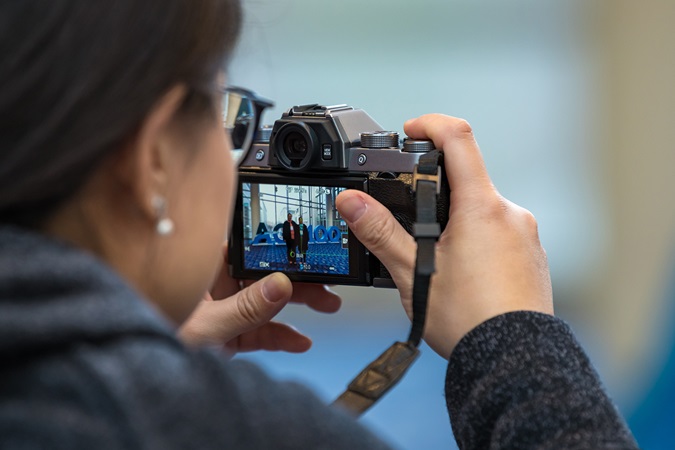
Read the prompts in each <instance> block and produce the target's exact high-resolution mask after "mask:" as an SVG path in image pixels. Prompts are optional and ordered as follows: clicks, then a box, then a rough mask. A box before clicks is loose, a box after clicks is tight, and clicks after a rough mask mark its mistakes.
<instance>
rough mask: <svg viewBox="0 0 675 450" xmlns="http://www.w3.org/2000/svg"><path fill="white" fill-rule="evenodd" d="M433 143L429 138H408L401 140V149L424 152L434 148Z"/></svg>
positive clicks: (409, 151)
mask: <svg viewBox="0 0 675 450" xmlns="http://www.w3.org/2000/svg"><path fill="white" fill-rule="evenodd" d="M435 148H436V147H435V146H434V143H433V142H432V141H429V140H422V139H410V138H405V139H404V140H403V151H404V152H408V153H426V152H430V151H432V150H434V149H435Z"/></svg>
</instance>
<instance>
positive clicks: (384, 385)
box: [333, 150, 443, 416]
mask: <svg viewBox="0 0 675 450" xmlns="http://www.w3.org/2000/svg"><path fill="white" fill-rule="evenodd" d="M442 159H443V154H442V153H441V152H439V151H438V150H432V151H430V152H428V153H425V154H424V155H422V156H421V157H420V159H419V161H418V164H417V165H416V166H415V170H414V172H413V183H412V189H413V192H414V193H415V204H416V205H415V209H416V220H415V223H414V224H413V230H412V231H413V233H412V234H413V237H414V238H415V241H416V242H417V259H416V261H415V276H414V281H413V294H412V326H411V329H410V335H409V336H408V340H407V342H396V343H394V344H393V345H392V346H391V347H389V348H388V349H387V350H386V351H385V352H384V353H382V354H381V355H380V356H379V357H378V358H377V359H375V360H374V361H373V362H372V363H370V364H369V365H368V366H367V367H366V368H365V369H363V371H362V372H361V373H359V374H358V375H357V376H356V378H354V379H353V380H352V382H351V383H350V384H349V386H348V387H347V390H346V391H345V392H343V393H342V394H341V395H340V396H339V397H338V398H337V400H335V402H334V403H333V404H336V405H340V406H341V407H343V408H346V409H347V410H349V411H350V412H352V413H353V414H355V415H356V416H360V415H361V414H363V413H364V412H365V411H366V410H368V409H369V408H370V407H371V406H372V405H373V404H374V403H375V402H376V401H377V400H379V399H380V398H381V397H382V396H384V394H385V393H386V392H387V391H389V389H391V388H392V387H393V386H394V385H395V384H396V383H398V382H399V380H400V379H401V378H402V377H403V375H404V374H405V372H406V371H407V370H408V368H409V367H410V366H411V365H412V363H413V362H414V361H415V359H417V357H418V356H419V349H418V347H419V345H420V342H421V341H422V336H423V334H424V323H425V321H426V314H427V301H428V297H429V284H430V282H431V276H432V275H433V273H434V271H435V266H434V257H435V246H436V242H437V241H438V237H439V236H440V234H441V227H440V225H439V223H438V219H437V212H436V201H437V197H438V195H439V194H440V190H441V166H442V164H443V162H442Z"/></svg>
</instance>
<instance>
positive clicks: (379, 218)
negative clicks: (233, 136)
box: [336, 190, 417, 289]
mask: <svg viewBox="0 0 675 450" xmlns="http://www.w3.org/2000/svg"><path fill="white" fill-rule="evenodd" d="M336 206H337V209H338V211H339V212H340V215H341V216H342V217H343V218H344V219H345V220H346V221H347V225H348V226H349V228H350V229H351V230H352V232H354V235H355V236H356V238H357V239H358V240H359V241H361V243H363V245H365V246H366V247H367V248H368V249H369V250H370V251H371V252H372V253H373V254H374V255H375V256H377V258H378V259H379V260H380V261H382V263H383V264H384V265H385V266H386V267H387V270H389V272H390V273H391V274H392V277H393V278H394V281H395V282H396V283H397V285H398V283H399V282H400V281H402V280H403V279H405V278H404V277H409V276H410V274H411V273H412V270H413V267H415V250H416V248H417V246H416V244H415V240H414V239H413V237H412V236H411V235H410V234H408V233H407V232H406V231H405V230H404V229H403V227H402V226H401V225H400V224H399V223H398V221H397V220H396V219H395V218H394V216H393V215H392V214H391V212H390V211H389V210H388V209H387V208H385V207H384V206H382V204H380V203H379V202H378V201H377V200H375V199H374V198H372V197H371V196H369V195H368V194H366V193H365V192H361V191H356V190H347V191H343V192H341V193H340V195H338V197H337V200H336ZM398 287H399V289H400V288H401V286H398Z"/></svg>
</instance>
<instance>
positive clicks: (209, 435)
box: [0, 0, 635, 449]
mask: <svg viewBox="0 0 675 450" xmlns="http://www.w3.org/2000/svg"><path fill="white" fill-rule="evenodd" d="M0 22H1V23H0V46H1V49H2V54H3V60H2V63H1V64H0V82H1V83H0V86H1V88H0V89H1V90H0V114H1V117H2V121H1V125H0V139H2V146H1V148H2V150H1V156H0V223H1V224H2V225H1V226H0V346H1V347H0V355H2V360H3V366H2V369H0V370H1V373H2V378H1V379H2V381H3V382H2V383H0V392H1V394H0V443H1V444H2V447H3V448H45V447H48V448H68V449H72V448H162V449H167V448H188V447H189V448H200V449H205V448H386V447H387V446H386V444H384V443H382V442H380V441H379V440H378V439H377V438H376V437H374V436H373V435H372V434H371V433H370V432H368V431H367V430H366V429H364V428H362V427H361V426H360V425H359V424H358V423H357V422H355V421H354V420H353V419H352V418H351V417H349V416H348V415H347V414H346V413H344V412H342V411H339V410H337V409H331V408H329V407H327V406H325V405H323V404H322V403H321V402H320V401H319V400H317V399H316V398H315V397H314V395H313V394H312V393H311V392H309V391H307V390H306V389H305V388H303V387H302V386H298V385H296V384H293V383H278V382H276V381H273V380H271V379H269V378H268V377H267V376H266V375H265V374H263V373H262V372H261V371H260V370H258V369H257V368H256V367H255V366H253V365H251V364H248V363H245V362H241V361H234V362H227V361H226V358H224V356H223V354H222V353H221V352H220V351H214V350H210V349H205V348H204V347H205V346H210V345H215V346H218V347H222V346H223V345H226V346H227V347H229V348H230V349H231V350H232V351H237V350H252V349H258V348H267V349H283V350H287V351H304V350H306V349H307V348H308V347H309V345H310V341H309V340H308V338H306V337H305V336H302V335H300V334H299V333H297V332H296V331H294V330H293V329H292V328H290V327H287V326H285V325H283V324H277V323H274V322H271V321H270V319H271V318H272V317H273V316H274V315H275V314H276V313H277V312H278V311H279V310H280V309H281V308H283V306H284V305H285V304H286V303H288V302H289V301H300V302H306V303H307V304H308V305H309V306H310V307H313V308H315V309H317V310H320V311H334V310H336V309H337V308H338V307H339V298H338V297H336V296H335V295H334V294H332V293H331V292H330V291H329V290H327V289H326V288H325V287H323V286H307V285H305V286H303V285H296V286H294V285H292V284H291V283H290V282H289V280H288V279H287V278H286V277H285V276H284V275H281V274H273V275H270V276H268V277H267V278H265V279H263V280H260V281H258V282H256V283H254V284H252V285H250V286H248V287H247V288H245V289H242V290H239V283H238V282H236V281H235V280H232V279H230V278H228V277H227V275H226V274H223V273H220V268H221V267H222V264H223V256H222V255H223V252H222V243H223V237H224V236H225V235H226V232H227V230H228V228H229V225H230V219H231V210H232V204H233V196H234V184H235V178H236V167H235V163H234V161H233V159H232V157H231V155H230V153H231V143H230V141H229V137H228V135H227V134H226V133H225V131H224V129H223V122H222V118H221V111H222V110H223V109H224V108H225V106H224V104H223V100H222V99H223V92H227V91H224V90H223V87H224V85H225V81H226V79H225V76H224V74H225V73H226V70H225V69H226V65H227V61H228V59H229V56H230V55H231V53H232V49H233V47H234V45H235V40H236V36H237V33H238V29H239V25H240V7H239V4H238V2H237V1H235V0H201V1H197V0H190V1H188V0H161V1H159V0H155V1H152V0H147V1H143V2H138V1H136V0H117V1H115V2H111V3H108V4H106V6H105V7H103V6H101V4H100V3H98V2H85V1H76V0H72V1H66V0H64V1H59V2H53V1H37V0H33V1H31V0H24V1H22V2H14V1H10V0H3V1H1V2H0ZM226 98H229V97H227V95H226ZM405 130H406V133H407V134H408V135H409V136H411V137H414V138H430V139H433V140H434V142H435V143H436V146H437V147H438V148H442V149H443V150H444V152H445V153H446V158H445V160H446V169H447V172H448V176H449V180H448V181H449V183H450V187H451V189H452V210H451V219H450V223H449V224H448V226H447V228H446V230H445V232H444V234H443V236H442V238H441V240H440V242H439V245H438V250H437V253H438V255H437V256H438V257H437V269H438V274H439V275H438V276H436V277H435V278H434V279H433V281H432V285H431V294H430V305H429V308H430V309H429V321H428V326H427V330H426V334H425V339H426V340H427V342H428V343H429V344H430V345H431V347H432V348H433V349H434V350H435V351H436V352H437V353H439V355H441V356H443V357H444V358H449V359H450V362H449V370H448V380H447V385H446V393H447V396H448V408H449V410H450V412H451V419H452V422H453V428H454V432H455V436H456V438H457V440H458V442H459V444H460V446H461V447H462V448H483V447H487V446H489V445H491V446H492V447H494V448H498V447H500V448H501V447H513V448H516V447H517V448H526V447H527V446H534V445H539V446H540V448H562V447H564V446H575V447H577V448H581V447H593V448H602V447H603V446H605V447H608V448H609V447H611V448H619V447H621V448H623V447H629V448H630V447H632V446H634V445H635V444H634V442H633V441H632V438H631V436H630V433H629V432H628V431H627V429H626V428H625V425H624V424H623V421H622V419H621V418H620V417H619V416H618V415H617V413H616V411H615V410H614V408H613V406H612V404H611V402H610V401H609V399H608V398H607V397H606V395H605V394H604V393H603V392H602V390H601V388H600V384H599V381H598V380H597V376H596V375H595V373H594V371H593V370H592V368H591V367H590V364H589V362H588V360H587V358H586V357H585V356H584V354H583V352H582V351H581V349H580V348H579V347H578V345H577V344H576V342H575V341H574V338H573V337H572V335H571V333H570V332H569V330H568V329H567V328H566V326H565V325H564V324H563V323H562V322H560V321H558V320H557V319H555V318H554V317H552V316H551V314H552V312H553V311H552V304H551V288H550V281H549V275H548V266H547V263H546V257H545V254H544V251H543V250H542V248H541V246H540V244H539V240H538V237H537V231H536V223H535V222H534V219H533V218H532V216H531V215H530V214H529V213H528V212H527V211H524V210H522V209H521V208H519V207H517V206H515V205H513V204H511V203H509V202H508V201H506V200H504V199H503V198H502V197H500V196H499V194H498V193H497V191H496V190H495V189H494V187H493V186H492V184H491V182H490V179H489V177H488V175H487V173H486V171H485V167H484V165H483V162H482V159H481V156H480V153H479V151H478V148H477V146H476V144H475V142H474V140H473V136H472V134H471V130H470V128H469V127H468V125H467V124H466V123H465V122H463V121H461V120H458V119H453V118H449V117H445V116H438V115H434V116H425V117H422V118H420V119H417V120H414V121H411V122H408V123H407V124H406V126H405ZM237 155H238V156H239V157H241V155H240V154H237ZM337 207H338V209H339V210H340V214H341V216H342V217H344V218H345V220H346V221H347V222H348V224H349V226H350V227H351V228H352V229H353V230H354V233H355V234H356V236H357V237H358V238H359V239H360V240H362V242H363V243H364V244H365V245H366V246H367V247H369V249H370V250H371V251H372V252H373V253H375V254H376V255H377V256H378V257H379V258H380V259H381V260H382V261H383V262H385V264H386V266H387V267H388V269H389V271H390V272H391V274H392V276H393V277H394V279H395V281H396V284H397V286H399V288H400V291H401V299H402V303H403V306H404V307H405V308H406V309H407V310H408V311H409V310H410V297H411V291H412V286H411V285H412V268H413V265H414V261H413V260H412V255H413V254H414V251H413V250H414V245H415V244H414V242H413V241H412V238H411V237H410V236H409V235H408V234H407V233H405V232H404V231H403V230H402V229H401V228H400V226H398V224H397V222H396V221H395V220H394V219H393V217H391V215H390V214H389V213H388V211H386V209H385V208H384V207H382V205H380V204H378V203H377V202H375V201H374V200H373V199H372V198H370V197H368V196H367V195H366V194H364V193H362V192H349V191H347V192H344V193H342V194H341V195H340V196H339V198H338V200H337ZM209 291H210V295H209V294H207V292H209ZM211 295H212V296H213V297H214V298H218V299H224V300H222V301H218V302H213V301H210V299H211ZM514 311H516V312H514ZM180 326H182V328H180V333H179V334H180V339H179V338H178V337H177V336H176V334H177V333H176V330H177V329H178V327H180ZM185 343H187V344H188V346H186V345H185ZM192 347H194V348H192ZM544 363H545V364H546V365H545V366H544V365H543V364H544ZM542 368H543V369H546V370H542Z"/></svg>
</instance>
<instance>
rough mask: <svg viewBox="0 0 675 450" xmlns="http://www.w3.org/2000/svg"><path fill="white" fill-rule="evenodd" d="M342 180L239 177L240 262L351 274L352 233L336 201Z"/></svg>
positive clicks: (261, 268)
mask: <svg viewBox="0 0 675 450" xmlns="http://www.w3.org/2000/svg"><path fill="white" fill-rule="evenodd" d="M345 189H346V187H343V186H325V185H324V186H317V185H310V184H300V183H298V184H285V183H283V184H274V183H267V182H246V181H244V182H242V183H241V205H242V216H241V219H242V222H243V223H242V225H243V227H242V231H243V233H242V238H243V255H242V256H243V261H242V263H243V268H244V269H245V270H254V271H270V272H272V271H280V272H285V273H289V274H290V273H298V274H317V275H318V274H323V275H327V276H349V275H350V242H349V241H350V233H349V230H348V228H347V225H346V223H345V222H344V220H342V218H341V217H340V215H339V212H338V210H337V208H336V207H335V199H336V197H337V195H338V194H339V193H340V192H341V191H343V190H345Z"/></svg>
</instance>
